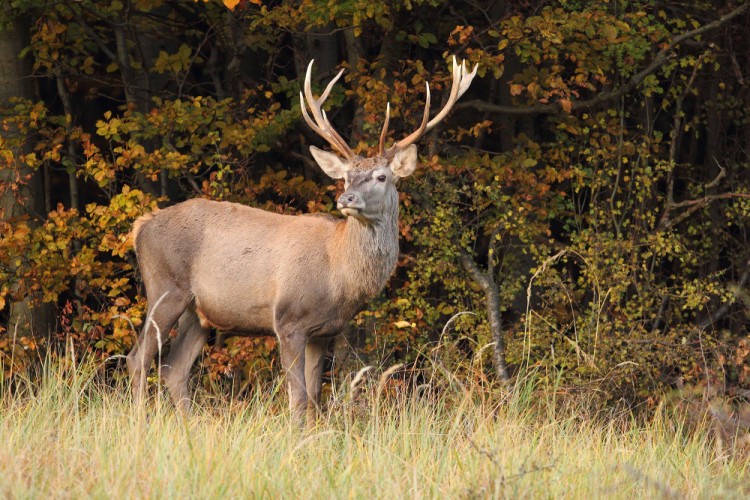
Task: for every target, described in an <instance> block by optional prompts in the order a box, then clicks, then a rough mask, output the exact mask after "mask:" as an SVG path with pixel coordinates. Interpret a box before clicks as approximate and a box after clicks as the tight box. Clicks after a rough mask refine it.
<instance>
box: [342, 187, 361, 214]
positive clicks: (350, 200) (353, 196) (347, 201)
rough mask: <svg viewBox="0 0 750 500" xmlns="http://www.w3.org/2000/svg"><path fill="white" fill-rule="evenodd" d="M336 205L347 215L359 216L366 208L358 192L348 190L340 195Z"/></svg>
mask: <svg viewBox="0 0 750 500" xmlns="http://www.w3.org/2000/svg"><path fill="white" fill-rule="evenodd" d="M336 207H337V208H338V209H339V210H341V213H342V214H344V215H346V216H350V215H351V216H357V215H359V213H360V211H362V210H363V209H364V208H365V204H364V201H362V197H361V196H360V195H359V194H358V193H356V192H351V191H346V192H345V193H344V194H342V195H341V196H339V199H338V200H337V203H336Z"/></svg>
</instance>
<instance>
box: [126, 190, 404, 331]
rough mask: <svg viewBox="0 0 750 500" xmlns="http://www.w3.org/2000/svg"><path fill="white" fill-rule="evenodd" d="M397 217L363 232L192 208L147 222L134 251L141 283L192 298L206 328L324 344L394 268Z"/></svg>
mask: <svg viewBox="0 0 750 500" xmlns="http://www.w3.org/2000/svg"><path fill="white" fill-rule="evenodd" d="M393 208H394V210H393V212H394V213H392V214H390V216H389V217H388V218H387V221H386V222H385V223H384V224H380V223H377V224H366V223H363V222H360V221H359V220H357V219H356V218H348V219H347V220H340V219H335V218H333V217H328V216H322V215H307V216H291V215H279V214H275V213H270V212H266V211H263V210H259V209H255V208H250V207H246V206H244V205H239V204H237V203H229V202H215V201H208V200H203V199H194V200H189V201H186V202H183V203H180V204H177V205H174V206H172V207H169V208H167V209H164V210H161V211H159V212H158V213H157V214H156V215H154V216H146V218H145V220H143V221H142V222H141V223H140V224H138V226H137V227H138V230H137V232H136V233H135V247H136V252H137V255H138V258H139V264H140V266H141V270H142V273H143V275H144V276H150V277H151V276H154V277H156V276H158V278H151V279H150V280H149V282H153V281H157V282H159V283H162V282H164V283H169V284H171V285H172V287H173V288H172V289H171V290H174V292H172V291H170V294H171V293H181V292H185V293H187V294H189V296H190V297H191V298H192V306H193V307H194V308H195V312H196V315H197V316H198V318H199V321H200V323H201V326H203V327H216V328H220V329H224V330H231V331H233V332H244V333H252V332H265V333H267V332H273V331H274V330H275V328H276V327H277V326H283V325H288V324H290V323H292V322H295V323H296V324H298V325H299V328H303V329H304V330H305V331H306V332H307V333H308V334H309V335H311V336H330V335H334V334H336V333H338V332H340V331H341V329H342V327H343V326H344V323H345V322H346V321H348V320H349V319H351V317H352V316H353V315H354V313H356V311H357V310H358V309H359V308H360V307H361V306H362V305H363V303H364V302H365V301H366V300H367V299H368V298H369V297H371V296H373V295H375V294H377V293H378V292H379V291H380V290H381V289H382V288H383V286H384V285H385V283H386V281H387V280H388V277H389V276H390V274H391V272H392V271H393V269H394V268H395V265H396V259H397V257H398V240H397V231H398V228H397V226H396V220H397V215H398V214H397V212H396V211H397V210H398V207H397V206H395V205H394V207H393ZM184 221H190V225H187V226H185V225H183V223H184ZM146 287H147V293H148V295H149V296H151V295H152V293H151V290H148V287H149V283H146ZM159 291H160V290H154V291H153V292H154V293H155V294H156V295H154V296H155V297H156V298H158V297H159V296H160V294H159ZM164 291H166V290H164Z"/></svg>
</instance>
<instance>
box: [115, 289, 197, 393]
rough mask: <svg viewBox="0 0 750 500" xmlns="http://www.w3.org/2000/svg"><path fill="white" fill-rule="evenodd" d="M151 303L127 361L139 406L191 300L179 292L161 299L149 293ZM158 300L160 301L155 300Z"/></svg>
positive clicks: (167, 294) (160, 296) (174, 290)
mask: <svg viewBox="0 0 750 500" xmlns="http://www.w3.org/2000/svg"><path fill="white" fill-rule="evenodd" d="M147 295H148V297H150V298H151V300H149V306H148V313H147V314H146V320H145V322H144V325H143V329H142V330H141V334H140V335H139V336H138V340H137V341H136V344H135V346H133V349H132V350H131V351H130V354H128V357H127V363H128V372H129V373H130V382H131V384H132V390H133V398H134V400H135V402H136V404H140V403H142V401H143V399H144V397H145V395H146V376H147V375H148V370H149V368H151V363H152V362H153V360H154V357H155V356H156V353H157V352H158V351H159V349H160V348H161V345H162V344H163V343H164V341H165V340H166V339H167V335H169V330H170V329H171V328H172V325H174V324H175V322H176V321H177V318H179V317H180V315H181V314H182V312H183V311H184V310H185V308H186V307H187V305H188V303H189V302H190V298H189V297H188V295H187V294H186V293H184V292H182V291H181V290H179V289H176V288H173V289H171V290H166V291H164V292H162V293H161V294H160V295H159V294H156V293H147ZM154 297H156V299H155V300H153V299H154ZM152 300H153V302H152Z"/></svg>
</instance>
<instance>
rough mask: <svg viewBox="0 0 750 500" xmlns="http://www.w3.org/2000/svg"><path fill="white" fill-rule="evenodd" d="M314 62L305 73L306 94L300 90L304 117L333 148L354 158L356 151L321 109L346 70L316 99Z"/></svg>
mask: <svg viewBox="0 0 750 500" xmlns="http://www.w3.org/2000/svg"><path fill="white" fill-rule="evenodd" d="M313 62H314V59H313V60H311V61H310V64H308V65H307V72H306V74H305V82H304V85H303V89H304V96H303V93H302V92H300V107H301V108H302V117H303V118H304V119H305V121H306V122H307V124H308V125H309V126H310V128H311V129H313V131H314V132H315V133H316V134H318V135H319V136H321V137H322V138H323V139H325V140H326V141H328V143H329V144H330V145H331V147H333V149H335V150H336V151H338V152H339V153H340V154H341V155H342V156H344V157H345V158H347V159H351V158H354V156H355V154H354V152H353V151H352V150H351V148H349V145H348V144H347V143H346V141H344V139H342V138H341V136H340V135H339V134H338V132H336V130H335V129H334V128H333V126H332V125H331V123H330V122H329V121H328V118H327V117H326V114H325V111H322V110H321V107H322V105H323V103H324V102H325V100H326V99H327V98H328V94H330V92H331V89H332V88H333V85H334V84H335V83H336V82H337V81H338V79H339V78H341V75H342V74H343V73H344V70H343V69H342V70H341V71H339V73H338V74H337V75H336V76H335V77H334V78H333V79H332V80H331V81H330V82H329V83H328V85H327V86H326V88H325V90H324V91H323V94H322V95H321V96H320V97H319V98H318V99H315V98H314V97H313V94H312V83H311V79H312V78H311V75H312V67H313ZM305 101H307V105H308V106H310V112H311V113H312V115H313V118H314V121H313V119H311V118H310V115H309V114H308V113H307V109H306V106H305Z"/></svg>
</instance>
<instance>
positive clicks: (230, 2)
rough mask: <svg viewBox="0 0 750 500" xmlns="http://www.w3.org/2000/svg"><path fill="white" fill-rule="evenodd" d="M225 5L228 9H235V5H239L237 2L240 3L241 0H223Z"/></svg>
mask: <svg viewBox="0 0 750 500" xmlns="http://www.w3.org/2000/svg"><path fill="white" fill-rule="evenodd" d="M223 1H224V5H226V6H227V9H229V10H234V8H235V7H237V4H238V3H240V0H223Z"/></svg>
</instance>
